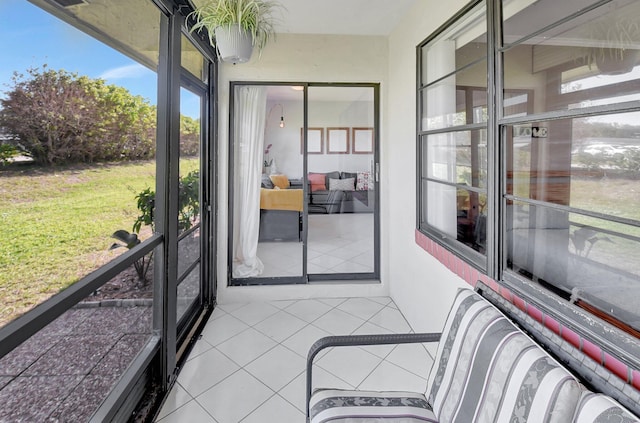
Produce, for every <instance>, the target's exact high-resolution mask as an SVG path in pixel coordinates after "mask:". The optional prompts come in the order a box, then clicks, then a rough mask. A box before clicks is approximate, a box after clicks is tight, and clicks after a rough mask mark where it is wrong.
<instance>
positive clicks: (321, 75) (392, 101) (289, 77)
mask: <svg viewBox="0 0 640 423" xmlns="http://www.w3.org/2000/svg"><path fill="white" fill-rule="evenodd" d="M465 3H466V0H455V1H451V2H441V1H435V0H420V1H417V2H416V4H415V5H414V7H413V9H412V10H411V11H410V12H409V13H408V14H407V16H406V17H405V18H404V20H403V21H402V22H401V24H400V25H399V26H398V27H397V29H396V30H394V32H393V33H392V34H391V35H390V37H388V38H384V37H361V36H356V37H346V36H314V35H279V36H278V39H277V40H276V42H275V43H271V44H270V45H269V46H268V47H267V49H266V50H265V51H264V52H263V54H262V58H261V59H260V60H257V59H255V58H254V59H253V60H252V61H251V62H249V63H247V64H242V65H236V66H233V65H229V64H222V65H221V66H220V80H219V106H220V132H219V142H220V145H219V153H220V154H219V177H220V185H219V186H220V196H219V204H221V205H225V207H221V208H220V214H219V223H218V241H219V242H218V249H219V255H218V300H219V302H222V303H225V302H233V301H250V300H253V299H278V298H284V299H286V298H304V297H313V296H351V295H362V296H367V295H388V294H390V295H391V296H392V297H393V299H394V301H395V302H396V304H398V306H399V307H400V310H401V311H402V312H403V313H404V314H405V316H406V317H407V319H408V320H409V323H410V324H411V325H412V327H413V328H414V329H415V330H417V331H439V330H440V329H442V325H443V323H444V320H445V318H446V315H447V312H448V310H449V308H450V305H451V302H452V300H453V296H454V294H455V291H456V289H457V288H458V287H467V288H468V287H469V286H468V285H467V284H466V283H465V282H464V281H463V280H462V279H460V278H459V277H458V276H456V275H455V274H453V273H452V272H450V271H449V270H448V269H447V268H446V267H445V266H444V265H442V264H441V263H440V262H439V261H437V260H436V259H435V258H433V257H432V256H431V255H429V254H428V253H426V252H425V251H424V250H423V249H421V248H420V247H419V246H418V245H417V244H416V242H415V222H416V202H415V199H416V169H415V160H416V156H415V150H416V141H415V127H416V122H415V119H416V85H415V84H416V82H415V81H416V45H417V44H418V43H420V42H421V41H422V40H423V39H425V38H426V37H427V36H428V35H429V34H430V33H431V32H432V31H434V30H435V29H436V28H437V27H438V26H440V25H441V24H442V23H443V22H445V21H446V20H447V19H448V18H450V17H451V16H453V15H454V14H455V13H456V12H457V11H458V10H459V9H460V8H462V7H463V6H464V4H465ZM242 80H248V81H249V80H259V81H286V82H379V83H381V140H380V144H381V158H382V161H381V175H382V181H381V188H380V195H381V213H382V215H381V235H382V245H381V250H382V251H381V257H382V263H381V265H382V275H381V278H382V283H381V284H363V285H360V284H358V285H350V284H344V285H333V284H326V285H312V286H296V287H282V286H280V287H227V286H226V284H227V273H226V267H227V256H226V247H227V209H226V204H227V192H226V186H227V184H226V180H227V176H226V175H227V169H228V168H227V155H228V149H227V146H228V134H227V128H228V116H229V112H228V104H229V81H242Z"/></svg>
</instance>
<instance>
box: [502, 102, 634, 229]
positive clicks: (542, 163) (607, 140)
mask: <svg viewBox="0 0 640 423" xmlns="http://www.w3.org/2000/svg"><path fill="white" fill-rule="evenodd" d="M638 122H640V113H638V112H635V113H623V114H615V115H605V116H599V117H590V118H581V119H562V120H557V121H551V122H541V123H539V124H537V126H535V127H531V126H510V127H508V128H507V137H508V138H507V139H508V141H509V151H510V153H509V160H508V163H507V166H508V179H507V193H508V194H512V195H515V196H517V197H522V198H532V199H537V200H542V201H549V202H552V203H556V204H563V205H569V206H571V207H575V208H580V209H583V210H589V211H593V212H599V213H606V214H611V215H614V216H617V217H623V218H628V219H633V220H637V221H639V222H640V196H638V192H639V191H640V140H639V139H638V138H637V134H638V133H640V124H639V123H638ZM534 130H537V131H538V137H534V136H533V135H534Z"/></svg>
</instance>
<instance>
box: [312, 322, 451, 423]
mask: <svg viewBox="0 0 640 423" xmlns="http://www.w3.org/2000/svg"><path fill="white" fill-rule="evenodd" d="M441 335H442V333H398V334H385V335H344V336H326V337H324V338H320V339H318V340H317V341H316V342H315V343H314V344H313V345H312V346H311V348H310V349H309V354H308V355H307V404H306V407H307V421H308V420H309V401H310V400H311V389H312V383H311V370H312V368H313V359H314V358H315V357H316V355H318V353H319V352H320V351H322V350H323V349H325V348H329V347H355V346H361V345H387V344H421V343H424V342H438V341H440V336H441Z"/></svg>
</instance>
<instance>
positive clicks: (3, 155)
mask: <svg viewBox="0 0 640 423" xmlns="http://www.w3.org/2000/svg"><path fill="white" fill-rule="evenodd" d="M18 153H19V152H18V149H17V148H15V147H14V146H12V145H9V144H0V165H2V166H5V165H6V164H8V163H9V162H10V161H11V159H13V158H14V157H15V156H17V155H18Z"/></svg>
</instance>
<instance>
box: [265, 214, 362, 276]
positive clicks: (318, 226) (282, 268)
mask: <svg viewBox="0 0 640 423" xmlns="http://www.w3.org/2000/svg"><path fill="white" fill-rule="evenodd" d="M373 217H374V216H373V213H348V214H312V215H309V234H308V238H307V260H308V263H307V273H315V274H327V273H370V272H373V270H374V266H373V263H374V242H373V239H374V237H373V235H374V232H373ZM258 257H259V258H260V260H262V263H263V264H264V271H263V272H262V275H260V276H261V277H277V276H300V275H302V243H301V242H260V243H258Z"/></svg>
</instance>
